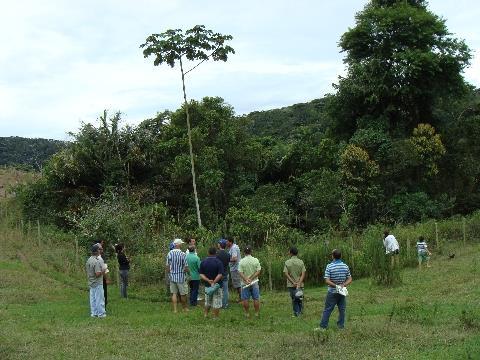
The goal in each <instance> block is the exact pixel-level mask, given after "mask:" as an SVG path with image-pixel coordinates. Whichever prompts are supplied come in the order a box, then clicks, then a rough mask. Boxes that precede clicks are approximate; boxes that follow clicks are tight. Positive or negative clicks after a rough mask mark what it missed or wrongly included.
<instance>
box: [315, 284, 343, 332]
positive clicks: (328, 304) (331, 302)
mask: <svg viewBox="0 0 480 360" xmlns="http://www.w3.org/2000/svg"><path fill="white" fill-rule="evenodd" d="M335 305H337V306H338V321H337V326H338V327H339V328H340V329H343V328H344V326H345V309H346V308H347V299H346V298H345V296H343V295H340V294H336V293H332V292H327V297H326V298H325V309H324V310H323V316H322V320H321V321H320V327H321V328H324V329H326V328H327V326H328V320H329V319H330V314H331V313H332V311H333V309H334V308H335Z"/></svg>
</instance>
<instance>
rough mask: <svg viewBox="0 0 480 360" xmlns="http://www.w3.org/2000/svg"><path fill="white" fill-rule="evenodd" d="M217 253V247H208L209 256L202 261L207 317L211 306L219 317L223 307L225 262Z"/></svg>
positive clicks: (215, 315) (201, 271) (201, 268)
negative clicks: (223, 262)
mask: <svg viewBox="0 0 480 360" xmlns="http://www.w3.org/2000/svg"><path fill="white" fill-rule="evenodd" d="M216 255H217V249H216V248H214V247H211V248H209V249H208V257H206V258H205V259H203V260H202V262H201V263H200V278H201V279H202V280H203V281H204V283H205V313H204V314H205V317H207V316H208V312H209V311H210V308H212V309H213V311H212V312H213V316H214V317H218V313H219V312H220V308H221V307H222V295H223V291H222V277H223V275H222V274H223V264H222V262H221V261H220V260H219V259H218V258H217V257H216Z"/></svg>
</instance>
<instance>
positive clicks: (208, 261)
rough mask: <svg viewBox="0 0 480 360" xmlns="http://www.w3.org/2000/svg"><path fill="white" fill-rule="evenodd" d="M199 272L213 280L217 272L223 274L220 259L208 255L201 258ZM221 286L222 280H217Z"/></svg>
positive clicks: (206, 284)
mask: <svg viewBox="0 0 480 360" xmlns="http://www.w3.org/2000/svg"><path fill="white" fill-rule="evenodd" d="M200 274H203V275H205V276H206V277H207V279H210V280H215V278H216V277H217V275H218V274H223V265H222V262H221V261H220V260H218V259H217V258H216V257H214V256H209V257H207V258H205V259H203V260H202V262H201V263H200ZM218 284H219V285H220V286H222V280H220V281H219V282H218ZM205 286H207V287H208V286H210V284H209V283H205Z"/></svg>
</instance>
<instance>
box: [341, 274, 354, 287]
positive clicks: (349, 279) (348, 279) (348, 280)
mask: <svg viewBox="0 0 480 360" xmlns="http://www.w3.org/2000/svg"><path fill="white" fill-rule="evenodd" d="M351 283H352V277H351V276H349V277H348V278H347V280H346V281H345V282H344V283H343V284H341V285H340V286H343V287H345V286H347V285H350V284H351Z"/></svg>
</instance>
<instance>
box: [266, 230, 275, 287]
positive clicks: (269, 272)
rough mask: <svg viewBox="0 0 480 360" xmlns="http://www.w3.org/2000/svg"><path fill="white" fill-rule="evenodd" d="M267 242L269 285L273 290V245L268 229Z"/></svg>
mask: <svg viewBox="0 0 480 360" xmlns="http://www.w3.org/2000/svg"><path fill="white" fill-rule="evenodd" d="M265 244H267V250H268V251H267V253H268V261H267V263H268V287H269V289H270V291H272V290H273V281H272V252H271V247H270V245H269V244H268V230H267V236H266V237H265Z"/></svg>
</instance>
